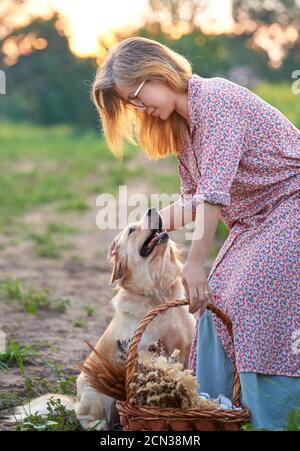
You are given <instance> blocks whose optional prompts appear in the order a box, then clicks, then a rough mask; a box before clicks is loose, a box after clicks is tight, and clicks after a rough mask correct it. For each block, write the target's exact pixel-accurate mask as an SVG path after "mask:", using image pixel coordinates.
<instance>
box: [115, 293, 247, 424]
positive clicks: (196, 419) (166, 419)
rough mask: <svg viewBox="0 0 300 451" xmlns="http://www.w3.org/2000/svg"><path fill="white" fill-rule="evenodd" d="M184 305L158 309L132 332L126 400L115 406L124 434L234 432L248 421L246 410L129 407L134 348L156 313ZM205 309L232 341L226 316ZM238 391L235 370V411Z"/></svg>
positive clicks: (181, 302) (170, 304) (176, 302)
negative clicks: (211, 313)
mask: <svg viewBox="0 0 300 451" xmlns="http://www.w3.org/2000/svg"><path fill="white" fill-rule="evenodd" d="M186 304H189V301H188V300H186V299H182V300H174V301H172V302H168V303H165V304H161V305H159V306H158V307H156V308H155V309H153V310H151V311H150V312H149V313H147V315H145V316H144V318H143V319H142V321H141V323H140V325H139V327H138V329H137V330H136V331H135V334H134V336H133V338H132V341H131V345H130V348H129V352H128V358H127V364H126V376H125V391H126V400H125V401H120V400H119V401H117V404H116V405H117V409H118V412H119V414H120V422H121V425H122V426H123V430H125V431H237V430H239V429H240V428H241V426H242V425H243V424H245V423H248V422H249V421H250V412H249V410H248V409H245V408H243V409H241V410H234V409H231V410H223V409H220V408H217V407H216V409H213V410H212V409H211V408H210V409H209V410H203V409H201V410H199V409H188V410H183V409H178V408H170V407H169V408H158V407H151V406H149V407H147V406H142V407H141V406H137V405H133V404H130V403H129V399H130V398H131V389H130V383H131V382H132V381H133V377H134V370H135V363H136V361H137V358H138V353H137V348H138V345H139V342H140V341H141V338H142V335H143V332H144V331H145V329H146V327H147V325H148V324H149V323H150V322H151V321H152V320H153V319H154V318H155V317H156V316H157V315H158V314H159V313H161V312H164V311H166V310H168V309H169V308H171V307H179V306H181V305H186ZM207 308H208V309H209V310H211V311H212V312H213V313H214V314H216V315H217V316H218V317H219V318H220V319H221V320H222V321H223V322H224V324H225V325H226V326H227V329H228V332H229V334H230V336H231V338H232V339H233V336H232V324H231V321H230V319H229V318H228V317H227V316H226V315H225V313H224V312H222V311H221V310H220V309H218V308H217V307H215V306H214V305H212V304H208V305H207ZM240 391H241V385H240V379H239V375H238V373H237V370H236V367H235V366H234V384H233V393H232V402H233V404H234V405H235V406H237V407H239V406H241V404H240Z"/></svg>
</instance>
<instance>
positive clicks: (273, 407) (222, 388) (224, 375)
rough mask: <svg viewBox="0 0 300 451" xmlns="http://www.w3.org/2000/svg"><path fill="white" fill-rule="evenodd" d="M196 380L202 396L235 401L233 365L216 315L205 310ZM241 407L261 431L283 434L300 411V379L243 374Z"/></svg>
mask: <svg viewBox="0 0 300 451" xmlns="http://www.w3.org/2000/svg"><path fill="white" fill-rule="evenodd" d="M199 326H200V330H199V332H200V333H199V335H198V343H197V364H196V378H197V382H198V383H199V385H200V387H199V393H200V392H207V393H209V394H210V396H212V397H213V398H216V397H217V396H218V395H219V394H223V395H225V396H227V397H228V398H230V399H232V387H233V365H232V363H231V361H230V360H229V359H228V357H227V354H226V352H225V350H224V348H223V346H222V344H221V341H220V338H219V336H218V333H217V331H216V329H215V327H214V323H213V318H212V313H211V312H210V311H209V310H205V312H204V314H203V315H202V317H201V318H200V322H199ZM239 376H240V381H241V403H242V405H243V406H245V407H247V408H248V409H249V410H250V412H251V423H252V424H253V426H254V427H255V428H257V429H260V428H267V429H270V430H283V429H284V426H285V424H286V420H287V416H288V414H289V412H290V411H291V410H293V409H298V410H299V409H300V378H299V377H290V376H276V375H274V376H273V375H264V374H260V373H245V372H240V373H239Z"/></svg>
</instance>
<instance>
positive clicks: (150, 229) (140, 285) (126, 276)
mask: <svg viewBox="0 0 300 451" xmlns="http://www.w3.org/2000/svg"><path fill="white" fill-rule="evenodd" d="M115 249H116V253H115V255H114V256H113V270H112V275H111V279H110V284H112V283H113V282H115V281H117V280H118V281H119V286H122V287H124V288H127V289H128V290H129V291H132V292H134V293H136V294H146V295H147V294H149V293H151V290H152V292H153V289H154V288H155V289H158V290H159V289H168V287H170V286H172V285H173V284H174V282H175V280H176V278H177V276H178V275H179V273H180V271H181V268H182V265H181V263H180V261H179V259H178V256H179V255H180V253H181V251H180V250H179V249H178V248H177V247H176V245H175V243H174V241H172V240H171V239H170V238H169V235H168V234H167V233H166V232H163V231H162V218H161V216H160V214H159V212H158V210H157V209H156V208H150V209H148V210H147V211H146V212H145V214H144V216H143V217H142V219H141V221H139V222H136V223H132V224H129V225H128V226H126V227H125V228H124V230H122V232H121V233H120V235H119V236H118V239H117V241H116V247H115Z"/></svg>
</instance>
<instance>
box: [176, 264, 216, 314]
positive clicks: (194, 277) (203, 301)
mask: <svg viewBox="0 0 300 451" xmlns="http://www.w3.org/2000/svg"><path fill="white" fill-rule="evenodd" d="M182 284H183V286H184V289H185V297H186V298H187V299H189V301H190V305H189V312H190V313H195V312H197V310H199V309H200V312H199V315H200V316H201V315H203V313H204V312H205V309H206V306H207V304H208V301H209V300H211V302H212V303H213V304H215V299H214V295H213V293H212V291H211V289H210V286H209V285H208V282H207V278H206V273H205V269H204V264H203V263H202V262H201V260H200V261H194V260H189V259H187V261H186V262H185V264H184V266H183V268H182ZM205 292H208V293H205Z"/></svg>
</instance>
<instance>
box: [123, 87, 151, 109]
mask: <svg viewBox="0 0 300 451" xmlns="http://www.w3.org/2000/svg"><path fill="white" fill-rule="evenodd" d="M146 81H147V80H143V81H142V83H141V84H140V86H139V87H138V88H137V90H136V91H135V93H134V94H133V96H130V98H128V100H127V101H128V103H130V105H133V106H134V107H141V108H142V107H144V106H145V105H144V104H143V102H141V101H140V100H138V99H137V98H136V97H137V96H138V95H139V93H140V91H141V89H142V87H143V86H144V84H145V83H146Z"/></svg>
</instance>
